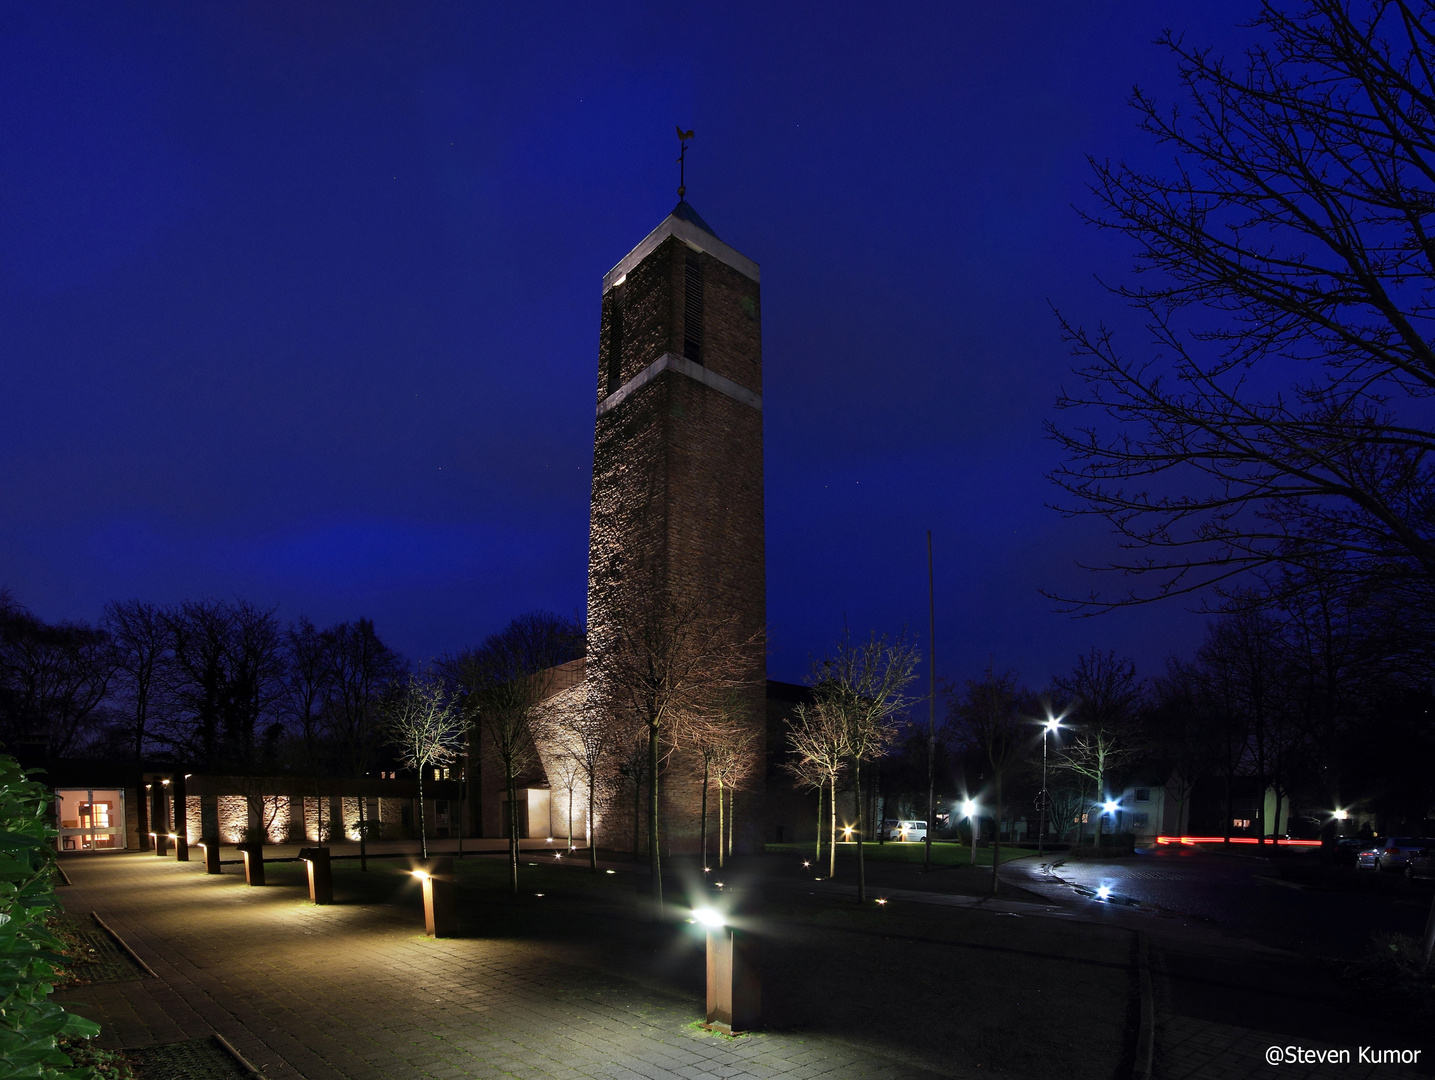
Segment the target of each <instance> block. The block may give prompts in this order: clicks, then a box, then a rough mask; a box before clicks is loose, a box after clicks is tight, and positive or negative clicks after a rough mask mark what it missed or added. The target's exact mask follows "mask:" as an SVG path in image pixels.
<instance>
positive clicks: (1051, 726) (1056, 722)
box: [1036, 716, 1061, 858]
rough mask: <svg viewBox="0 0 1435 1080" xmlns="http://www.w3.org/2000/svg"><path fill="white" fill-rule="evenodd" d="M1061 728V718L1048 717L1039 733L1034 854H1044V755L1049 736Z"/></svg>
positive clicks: (1046, 796)
mask: <svg viewBox="0 0 1435 1080" xmlns="http://www.w3.org/2000/svg"><path fill="white" fill-rule="evenodd" d="M1060 727H1061V717H1059V716H1048V717H1047V718H1046V723H1045V724H1043V725H1042V732H1041V796H1040V799H1041V808H1040V809H1039V810H1038V811H1037V830H1036V854H1037V857H1038V858H1040V857H1041V856H1042V855H1044V854H1046V804H1047V803H1048V802H1049V801H1050V799H1049V797H1048V795H1047V793H1046V753H1047V744H1048V743H1049V742H1051V736H1052V734H1053V733H1054V732H1056V731H1057V730H1058V729H1059V728H1060Z"/></svg>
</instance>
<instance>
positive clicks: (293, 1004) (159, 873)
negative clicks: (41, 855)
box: [58, 854, 980, 1080]
mask: <svg viewBox="0 0 1435 1080" xmlns="http://www.w3.org/2000/svg"><path fill="white" fill-rule="evenodd" d="M65 869H66V872H67V873H68V875H69V878H70V880H71V882H72V883H73V884H72V885H71V886H70V887H67V888H62V889H61V890H60V895H61V899H62V900H63V902H64V904H65V906H66V908H67V909H68V910H69V911H71V912H86V911H96V912H98V913H99V914H100V915H101V917H102V918H104V920H105V921H106V923H107V924H108V925H109V926H111V927H112V928H113V929H114V930H115V931H116V932H117V933H118V934H119V935H120V936H121V937H122V938H123V939H124V940H125V941H126V942H127V943H128V944H129V945H130V946H131V947H132V948H133V949H134V950H135V951H136V953H138V954H139V956H140V957H141V958H142V959H143V960H144V961H145V963H147V964H148V965H149V966H150V967H151V968H152V969H153V970H154V971H155V972H156V973H157V975H158V976H159V977H158V978H155V979H150V978H142V979H135V980H132V981H130V982H124V983H115V984H111V985H96V986H82V987H72V988H69V989H67V990H65V991H62V992H61V993H60V994H59V995H58V997H59V998H60V999H61V1000H63V1001H64V1002H65V1003H66V1004H67V1006H68V1007H71V1008H72V1009H73V1011H75V1012H78V1013H80V1014H81V1015H84V1016H87V1017H90V1018H91V1019H94V1020H96V1021H97V1022H99V1023H100V1024H101V1025H103V1033H102V1035H101V1036H100V1041H101V1043H102V1044H103V1045H105V1046H107V1047H121V1046H126V1047H128V1046H146V1045H154V1044H158V1043H170V1042H179V1041H182V1040H186V1039H194V1038H201V1037H205V1036H208V1035H209V1034H210V1033H211V1032H218V1033H219V1034H221V1035H223V1036H225V1037H226V1038H227V1039H228V1040H229V1041H230V1042H231V1043H233V1044H234V1046H235V1047H236V1048H237V1049H238V1050H239V1052H240V1053H241V1054H243V1055H244V1056H245V1057H246V1058H248V1059H249V1061H250V1062H252V1063H253V1064H254V1065H255V1066H257V1067H259V1068H261V1069H263V1071H264V1073H265V1075H266V1076H269V1077H273V1078H276V1080H282V1078H286V1077H306V1078H309V1080H329V1078H340V1077H343V1078H360V1077H363V1078H370V1077H372V1078H408V1077H439V1078H449V1077H520V1078H529V1077H531V1078H535V1080H538V1078H545V1080H548V1078H551V1080H578V1078H595V1080H598V1078H602V1080H629V1078H631V1080H639V1078H642V1080H668V1078H673V1080H697V1078H700V1077H754V1078H757V1077H791V1078H815V1077H833V1078H853V1080H864V1078H873V1080H878V1078H880V1080H905V1078H911V1080H919V1078H924V1077H932V1076H939V1075H952V1076H962V1075H967V1074H965V1073H963V1072H960V1071H954V1072H950V1073H948V1072H942V1073H935V1072H932V1071H929V1070H927V1069H924V1068H922V1067H919V1066H917V1065H915V1064H908V1063H903V1062H901V1061H896V1060H893V1059H892V1058H891V1057H890V1056H882V1055H880V1054H877V1053H874V1052H873V1051H872V1050H871V1049H870V1048H868V1047H864V1046H862V1045H860V1044H858V1043H855V1042H848V1041H844V1040H840V1039H837V1038H833V1037H831V1036H827V1035H800V1034H793V1033H762V1034H757V1035H753V1036H749V1037H745V1038H740V1039H729V1038H724V1037H720V1036H714V1035H710V1034H708V1033H706V1032H703V1031H701V1030H698V1029H695V1028H694V1022H695V1021H697V1020H699V1019H701V1015H700V1010H701V1002H699V1001H696V1000H693V1001H689V1000H686V999H684V998H680V997H676V996H673V995H671V994H669V993H667V992H665V991H663V990H661V989H655V988H651V987H648V986H644V985H639V984H637V983H634V982H631V981H628V980H625V979H621V978H617V977H610V976H607V975H605V974H604V973H603V972H600V971H596V970H593V969H591V968H586V967H581V966H577V965H574V964H570V963H565V962H564V961H563V959H562V957H561V955H555V950H553V949H548V948H545V947H544V946H543V945H542V944H535V943H532V942H513V941H490V940H473V939H444V940H439V941H434V940H430V939H427V938H425V937H423V936H422V934H421V930H422V927H421V925H420V917H419V914H418V912H417V911H416V910H413V911H411V910H407V909H405V908H399V907H394V906H387V905H373V906H360V905H337V906H327V907H315V906H312V905H310V904H309V903H307V901H306V900H305V899H304V897H303V894H302V893H300V892H299V891H298V890H295V889H282V888H267V889H251V888H248V887H246V886H245V885H244V884H243V882H242V880H241V879H238V878H236V877H234V876H233V875H228V874H225V875H220V876H206V875H205V874H203V873H202V872H201V871H200V869H199V867H198V866H196V865H195V864H193V863H191V864H188V865H185V864H180V863H176V862H174V861H172V860H169V859H157V858H155V857H154V856H152V855H150V856H146V855H143V854H123V855H121V854H116V855H105V856H97V857H90V858H77V859H70V860H66V862H65ZM971 1075H980V1074H979V1073H972V1074H971Z"/></svg>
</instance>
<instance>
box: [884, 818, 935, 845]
mask: <svg viewBox="0 0 1435 1080" xmlns="http://www.w3.org/2000/svg"><path fill="white" fill-rule="evenodd" d="M882 835H883V837H884V838H885V839H887V840H897V841H902V840H925V839H927V823H926V822H925V821H891V820H888V821H884V822H882Z"/></svg>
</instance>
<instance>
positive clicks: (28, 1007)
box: [0, 754, 100, 1080]
mask: <svg viewBox="0 0 1435 1080" xmlns="http://www.w3.org/2000/svg"><path fill="white" fill-rule="evenodd" d="M33 771H35V770H32V772H33ZM49 801H50V794H49V792H48V791H47V790H46V789H45V786H44V785H43V784H41V783H39V782H37V781H35V780H32V779H30V773H27V772H26V771H24V770H23V769H21V768H20V764H19V762H17V761H16V760H15V759H14V758H12V757H10V756H9V755H6V754H0V1080H10V1078H11V1077H14V1078H16V1080H29V1078H32V1077H33V1078H36V1080H93V1078H95V1077H97V1076H98V1075H99V1074H98V1073H97V1072H96V1071H95V1070H94V1069H91V1068H77V1067H76V1066H75V1065H74V1063H73V1062H72V1061H71V1060H70V1058H69V1056H68V1055H66V1054H65V1053H64V1052H63V1051H61V1050H60V1048H59V1046H58V1043H57V1041H56V1040H57V1038H58V1037H59V1036H62V1035H64V1036H70V1037H79V1038H86V1039H88V1038H92V1037H94V1036H95V1035H98V1034H99V1033H100V1028H99V1025H98V1024H94V1023H91V1022H90V1021H89V1020H85V1019H84V1018H82V1017H79V1016H72V1015H70V1014H69V1013H67V1012H65V1010H64V1009H62V1008H61V1007H60V1006H59V1005H56V1004H55V1003H54V1002H52V1001H49V1000H48V998H49V996H50V992H51V991H52V990H54V988H55V987H54V980H55V968H56V965H58V964H61V963H63V962H64V957H63V956H61V955H60V953H61V951H62V949H63V945H62V944H61V943H60V941H59V939H58V938H57V937H56V936H55V935H54V934H53V933H52V932H51V930H50V928H49V926H48V925H47V922H46V920H47V917H48V916H49V915H50V914H51V912H52V910H53V909H54V908H55V905H56V901H55V845H54V837H55V830H54V829H53V828H52V827H51V826H50V824H49V821H48V820H47V816H46V808H47V806H48V804H49Z"/></svg>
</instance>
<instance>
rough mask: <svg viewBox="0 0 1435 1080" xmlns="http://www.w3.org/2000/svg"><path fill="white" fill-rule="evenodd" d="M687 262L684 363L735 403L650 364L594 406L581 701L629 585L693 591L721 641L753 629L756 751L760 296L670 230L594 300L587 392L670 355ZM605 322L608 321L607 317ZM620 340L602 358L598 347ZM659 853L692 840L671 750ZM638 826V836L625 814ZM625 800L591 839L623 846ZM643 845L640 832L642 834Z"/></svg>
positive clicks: (689, 810)
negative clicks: (722, 623)
mask: <svg viewBox="0 0 1435 1080" xmlns="http://www.w3.org/2000/svg"><path fill="white" fill-rule="evenodd" d="M689 259H696V261H697V262H698V264H699V265H700V267H701V274H702V281H703V297H702V329H701V335H700V360H701V364H702V367H703V368H705V369H706V371H708V372H712V373H713V374H715V375H718V376H721V377H722V378H723V379H726V380H731V382H732V383H735V384H737V386H738V387H740V388H741V389H742V390H743V391H747V392H748V395H749V398H750V399H751V400H750V401H742V400H737V399H735V398H734V397H733V396H731V395H730V394H728V393H724V392H723V391H722V390H720V389H716V388H714V387H713V386H710V385H707V384H706V383H704V382H700V381H698V379H696V378H693V377H691V376H689V375H687V374H684V373H683V372H681V371H678V370H672V369H671V368H670V369H669V370H666V371H663V372H662V373H661V374H659V375H658V376H657V377H656V378H653V379H652V380H651V381H649V382H647V383H646V384H645V385H643V386H641V387H640V388H638V389H637V390H636V391H634V392H633V393H632V394H631V395H630V396H628V397H627V398H626V399H624V400H623V401H622V402H621V403H620V404H618V405H616V406H615V407H613V408H611V409H609V410H608V411H606V412H604V413H602V414H601V415H600V416H599V417H598V421H597V426H596V431H595V439H594V455H593V503H592V518H591V528H590V537H589V584H588V623H589V637H588V642H589V646H588V649H589V652H588V656H589V667H588V693H587V700H588V707H589V708H595V709H599V710H605V711H606V712H607V713H609V714H612V713H614V712H616V711H620V710H621V702H620V701H619V700H618V696H617V695H616V694H615V692H614V689H613V687H612V686H611V685H610V683H609V680H608V678H607V674H608V671H607V667H606V665H605V657H606V656H608V655H610V654H611V651H612V650H613V649H614V648H615V647H616V646H617V642H618V641H619V627H618V625H617V622H618V619H619V618H620V617H621V613H622V611H623V609H624V607H625V603H627V602H628V599H629V598H630V597H631V596H632V595H633V593H634V590H644V589H648V590H654V591H660V592H662V593H663V594H665V595H666V596H667V597H669V598H671V599H672V600H673V601H674V602H675V603H677V604H684V603H694V602H697V601H698V599H699V598H702V600H703V602H705V603H707V604H710V605H711V610H713V611H715V612H718V613H720V614H721V615H722V616H723V617H726V616H727V615H729V614H731V615H735V616H736V618H735V620H734V630H733V633H734V634H735V635H736V640H746V639H748V638H750V637H755V638H756V639H757V641H758V644H756V645H754V646H753V647H752V648H751V649H750V656H749V660H750V664H749V669H750V678H749V679H748V681H747V683H746V685H745V686H744V688H743V691H742V692H741V695H740V705H739V710H740V715H741V716H742V718H743V720H744V722H746V723H747V724H748V725H749V727H750V730H751V731H752V733H753V735H754V737H755V754H756V758H757V761H758V762H759V763H760V762H761V761H762V758H763V755H764V750H765V725H764V722H763V717H764V710H765V698H764V687H765V678H766V662H765V661H766V658H765V649H764V647H763V646H762V644H761V635H762V632H763V628H764V626H765V624H766V566H765V559H764V533H763V473H762V413H761V411H760V409H758V408H756V407H755V405H754V402H755V400H756V399H757V398H758V397H760V395H761V393H762V347H761V315H760V310H761V309H760V292H759V287H758V283H757V282H756V281H754V280H752V279H751V278H749V277H748V276H747V275H745V274H743V273H741V272H739V271H738V270H736V269H734V268H733V267H731V266H728V265H727V264H726V263H724V262H723V261H721V260H720V259H718V258H715V257H713V256H712V255H709V254H707V253H706V252H703V253H697V252H694V251H693V249H692V248H691V247H690V246H689V245H688V244H686V243H685V242H684V241H683V240H681V239H679V238H678V237H675V236H670V237H668V238H667V239H666V240H664V241H662V242H661V243H660V244H659V245H658V246H657V247H656V248H655V249H654V250H653V251H652V252H651V253H649V254H648V255H647V257H646V258H644V259H643V260H642V261H641V262H639V263H638V264H637V266H635V267H633V268H632V269H631V270H630V271H629V272H628V274H627V277H626V279H625V280H624V281H622V283H620V284H617V285H615V286H613V287H612V288H610V289H608V291H607V292H606V293H605V294H604V297H603V318H602V326H601V344H600V350H599V365H598V388H597V389H598V401H599V402H600V403H602V402H603V401H604V400H605V399H607V398H608V397H609V394H610V393H611V392H612V390H613V389H614V388H615V387H618V386H622V385H624V384H626V383H627V382H628V381H629V380H631V379H633V378H634V377H635V376H637V375H639V374H640V373H641V372H643V371H644V370H645V369H647V368H648V367H649V365H651V364H653V362H654V361H656V360H658V359H659V358H660V357H662V356H663V355H665V354H671V355H674V356H678V357H681V356H683V353H684V343H685V338H688V337H691V336H692V335H691V330H692V328H691V327H688V326H686V325H685V311H684V309H685V292H684V290H685V283H686V275H687V264H688V260H689ZM619 321H620V322H621V326H620V328H617V327H616V324H618V323H619ZM615 343H618V344H620V345H621V350H620V352H618V353H617V354H616V355H615V353H614V349H613V346H614V344H615ZM659 790H660V797H661V801H662V811H663V816H662V827H663V829H664V830H665V832H664V833H663V834H660V838H661V847H662V850H663V852H664V853H665V854H666V853H668V852H670V851H671V852H691V851H696V850H697V847H698V843H699V835H700V808H701V802H702V765H701V760H700V758H699V757H698V756H697V755H696V754H695V753H693V752H692V751H691V750H689V749H687V748H685V747H682V746H681V745H680V746H679V747H678V749H677V750H676V751H675V752H674V753H672V754H671V755H670V756H669V757H668V758H667V764H666V767H665V770H664V772H663V773H662V774H661V776H660V780H659ZM715 799H716V792H715V790H712V791H710V794H709V834H710V841H709V850H710V851H714V850H715V849H716V840H715V830H716V804H715ZM763 799H764V780H763V773H762V770H761V768H760V765H759V767H756V768H754V769H753V771H752V773H751V775H750V777H749V780H748V781H747V785H746V787H745V789H743V790H741V791H739V793H738V795H737V797H736V815H737V827H736V829H735V843H736V846H737V848H738V850H740V851H741V850H757V849H758V848H759V845H760V843H761V839H762V837H761V824H760V823H761V820H762V815H763ZM640 832H642V829H641V825H640ZM632 837H633V799H632V789H631V786H630V787H629V788H628V789H627V792H626V794H620V793H616V792H615V797H614V798H612V800H611V801H610V803H609V807H608V812H607V813H606V814H605V815H604V817H603V820H602V822H601V824H600V837H599V840H600V843H602V844H604V845H605V846H608V845H611V846H614V847H617V848H620V849H623V848H627V847H629V846H631V844H632ZM643 842H644V843H646V839H644V841H643Z"/></svg>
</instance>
